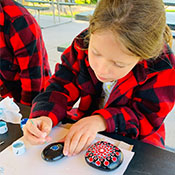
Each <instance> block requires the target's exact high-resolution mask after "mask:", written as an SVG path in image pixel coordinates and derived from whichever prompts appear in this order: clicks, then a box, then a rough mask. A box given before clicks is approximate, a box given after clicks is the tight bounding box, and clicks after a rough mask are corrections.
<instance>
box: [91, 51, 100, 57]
mask: <svg viewBox="0 0 175 175" xmlns="http://www.w3.org/2000/svg"><path fill="white" fill-rule="evenodd" d="M92 54H93V55H95V56H100V54H99V53H97V52H95V51H93V50H92Z"/></svg>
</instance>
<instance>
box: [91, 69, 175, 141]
mask: <svg viewBox="0 0 175 175" xmlns="http://www.w3.org/2000/svg"><path fill="white" fill-rule="evenodd" d="M174 80H175V70H174V68H172V69H168V70H164V71H161V72H159V73H158V74H157V75H155V76H153V77H152V78H150V79H149V80H148V79H147V80H146V81H145V82H144V83H143V84H142V85H141V86H138V87H137V88H136V89H135V90H134V93H133V98H132V99H131V100H130V102H129V104H128V105H125V106H118V107H107V108H104V109H100V110H97V111H94V113H93V114H100V115H101V116H103V117H104V119H105V120H106V123H107V132H116V133H118V134H122V135H124V136H128V137H131V138H139V139H144V138H145V137H147V136H150V135H152V134H154V133H155V132H156V131H157V130H158V129H159V128H160V126H161V125H162V123H163V121H164V119H165V117H166V116H167V114H168V113H169V112H170V111H171V109H172V108H173V106H174V104H175V81H174ZM128 93H130V92H128ZM125 95H126V97H127V95H128V94H127V93H126V94H125ZM123 98H124V97H123Z"/></svg>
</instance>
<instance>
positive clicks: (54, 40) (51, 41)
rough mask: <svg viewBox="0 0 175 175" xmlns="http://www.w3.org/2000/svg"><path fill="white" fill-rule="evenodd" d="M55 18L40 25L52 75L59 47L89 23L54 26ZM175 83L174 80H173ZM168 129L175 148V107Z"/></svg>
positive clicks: (169, 142) (44, 18) (168, 138)
mask: <svg viewBox="0 0 175 175" xmlns="http://www.w3.org/2000/svg"><path fill="white" fill-rule="evenodd" d="M52 21H53V18H52V17H51V16H50V17H48V16H41V17H40V24H41V26H42V25H43V27H45V28H43V29H42V33H43V38H44V41H45V45H46V49H47V52H48V57H49V63H50V66H51V70H52V73H54V67H55V64H56V63H57V62H60V55H61V53H60V52H58V51H57V46H61V45H64V44H67V43H70V42H71V41H72V39H73V38H74V37H75V36H76V35H77V34H78V33H80V32H81V31H82V30H83V29H85V28H87V27H88V22H85V21H75V20H73V21H72V22H71V21H70V19H66V18H61V24H57V25H55V26H53V22H52ZM64 22H65V23H64ZM173 50H174V53H175V40H174V41H173ZM172 81H174V80H172ZM165 124H166V125H165V127H166V133H167V134H166V145H168V146H170V147H173V148H175V127H174V126H175V107H174V108H173V110H172V111H171V112H170V113H169V115H168V117H167V119H166V120H165Z"/></svg>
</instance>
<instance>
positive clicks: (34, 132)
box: [26, 119, 47, 138]
mask: <svg viewBox="0 0 175 175" xmlns="http://www.w3.org/2000/svg"><path fill="white" fill-rule="evenodd" d="M26 127H27V129H28V131H30V133H31V134H32V135H34V136H36V137H38V138H45V137H46V135H47V133H45V132H42V131H41V130H40V129H39V126H38V125H37V123H36V122H35V120H32V119H29V120H28V121H27V124H26ZM29 128H30V129H29Z"/></svg>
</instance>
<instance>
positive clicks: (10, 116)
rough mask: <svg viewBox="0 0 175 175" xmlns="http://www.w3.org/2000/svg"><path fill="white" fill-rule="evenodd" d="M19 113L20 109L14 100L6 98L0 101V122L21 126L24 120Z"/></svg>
mask: <svg viewBox="0 0 175 175" xmlns="http://www.w3.org/2000/svg"><path fill="white" fill-rule="evenodd" d="M19 111H20V109H19V107H18V106H17V104H16V103H15V102H14V101H13V98H9V97H6V98H4V99H3V100H1V101H0V120H4V121H6V122H9V123H15V124H17V123H18V124H19V123H20V121H21V118H22V115H21V114H20V113H19Z"/></svg>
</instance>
